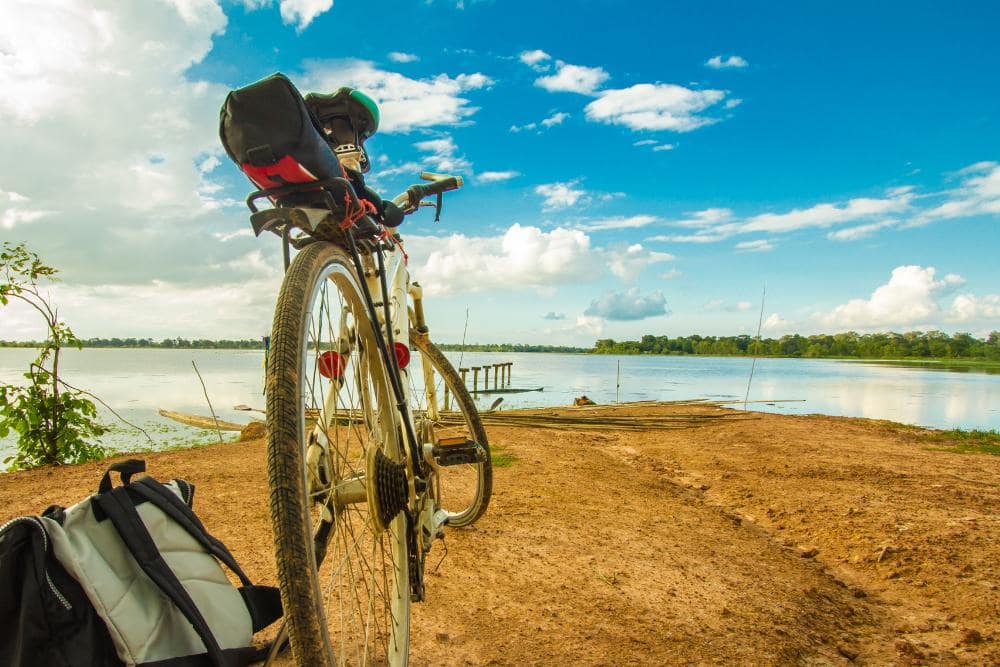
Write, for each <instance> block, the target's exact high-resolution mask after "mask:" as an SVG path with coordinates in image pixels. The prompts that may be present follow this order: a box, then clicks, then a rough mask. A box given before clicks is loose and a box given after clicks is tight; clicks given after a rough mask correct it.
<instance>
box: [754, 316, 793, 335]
mask: <svg viewBox="0 0 1000 667" xmlns="http://www.w3.org/2000/svg"><path fill="white" fill-rule="evenodd" d="M791 326H792V323H791V322H789V321H788V320H786V319H783V318H782V317H781V315H778V313H771V314H770V315H768V316H767V319H765V320H764V323H763V324H762V325H761V329H763V330H764V331H770V332H781V331H788V330H789V329H790V328H791Z"/></svg>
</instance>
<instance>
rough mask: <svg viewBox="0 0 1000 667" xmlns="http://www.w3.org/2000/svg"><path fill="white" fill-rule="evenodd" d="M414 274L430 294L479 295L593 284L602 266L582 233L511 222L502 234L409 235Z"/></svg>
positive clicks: (408, 242)
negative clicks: (597, 269) (442, 236)
mask: <svg viewBox="0 0 1000 667" xmlns="http://www.w3.org/2000/svg"><path fill="white" fill-rule="evenodd" d="M406 249H407V252H408V253H409V254H410V266H411V267H412V269H411V271H412V272H413V275H414V276H415V277H416V279H418V280H420V282H421V283H422V284H423V285H424V286H425V287H424V291H425V292H426V293H427V294H429V295H433V294H449V293H453V292H463V293H468V292H481V291H486V290H492V289H501V290H509V289H516V288H519V287H528V288H535V289H548V288H550V287H552V286H553V285H558V284H565V283H572V282H579V281H581V280H592V279H594V278H595V274H594V266H599V265H600V259H599V257H596V256H595V254H594V251H593V250H592V249H591V247H590V239H589V238H588V237H587V235H586V234H584V233H583V232H580V231H574V230H568V229H562V228H557V229H553V230H552V231H550V232H543V231H542V230H541V229H539V228H537V227H532V226H522V225H520V224H517V223H515V224H513V225H511V227H510V228H509V229H508V230H507V231H506V232H505V233H504V234H503V235H502V236H492V237H469V236H465V235H464V234H453V235H451V236H448V237H444V238H441V237H429V236H415V235H407V236H406Z"/></svg>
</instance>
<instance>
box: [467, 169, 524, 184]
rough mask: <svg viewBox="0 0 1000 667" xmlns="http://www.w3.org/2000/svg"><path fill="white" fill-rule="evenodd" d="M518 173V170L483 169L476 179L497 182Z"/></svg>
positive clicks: (515, 175) (514, 176) (484, 181)
mask: <svg viewBox="0 0 1000 667" xmlns="http://www.w3.org/2000/svg"><path fill="white" fill-rule="evenodd" d="M520 175H521V172H518V171H484V172H483V173H481V174H479V176H477V177H476V180H477V181H479V182H480V183H499V182H500V181H509V180H510V179H512V178H516V177H518V176H520Z"/></svg>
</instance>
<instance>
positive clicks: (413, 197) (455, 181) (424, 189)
mask: <svg viewBox="0 0 1000 667" xmlns="http://www.w3.org/2000/svg"><path fill="white" fill-rule="evenodd" d="M422 175H423V174H421V176H422ZM460 187H462V177H461V176H445V177H444V178H441V179H438V180H435V181H432V182H430V183H428V184H427V185H422V184H420V183H417V184H415V185H411V186H410V187H408V188H407V189H406V194H407V196H408V197H409V199H410V203H411V204H412V205H414V206H415V205H416V204H417V202H419V201H420V200H421V199H423V198H424V197H430V196H431V195H438V194H441V193H442V192H448V191H449V190H457V189H459V188H460Z"/></svg>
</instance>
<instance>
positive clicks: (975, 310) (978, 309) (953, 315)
mask: <svg viewBox="0 0 1000 667" xmlns="http://www.w3.org/2000/svg"><path fill="white" fill-rule="evenodd" d="M948 318H949V319H951V320H955V321H958V322H969V321H972V320H981V319H992V320H1000V294H987V295H986V296H981V297H979V296H976V295H974V294H959V295H958V296H956V297H955V299H954V301H952V303H951V308H950V310H949V312H948Z"/></svg>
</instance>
